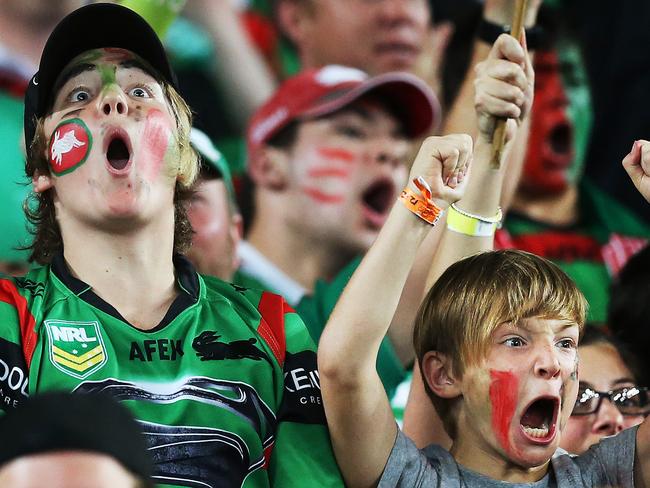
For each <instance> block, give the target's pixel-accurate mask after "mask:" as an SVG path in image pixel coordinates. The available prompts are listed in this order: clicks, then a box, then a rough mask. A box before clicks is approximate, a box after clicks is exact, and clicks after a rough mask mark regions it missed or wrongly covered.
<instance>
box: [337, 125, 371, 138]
mask: <svg viewBox="0 0 650 488" xmlns="http://www.w3.org/2000/svg"><path fill="white" fill-rule="evenodd" d="M336 132H337V133H338V134H340V135H342V136H346V137H351V138H353V139H363V138H365V136H366V133H365V132H364V131H363V130H362V129H361V128H360V127H356V126H354V125H351V124H339V125H337V126H336Z"/></svg>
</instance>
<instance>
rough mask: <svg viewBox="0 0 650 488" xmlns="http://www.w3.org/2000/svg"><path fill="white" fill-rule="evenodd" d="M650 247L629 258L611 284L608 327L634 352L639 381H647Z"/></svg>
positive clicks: (649, 377)
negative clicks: (637, 365)
mask: <svg viewBox="0 0 650 488" xmlns="http://www.w3.org/2000/svg"><path fill="white" fill-rule="evenodd" d="M649 322H650V246H646V247H645V248H644V249H643V250H641V251H640V252H638V253H637V254H635V255H634V256H632V257H631V258H630V260H629V261H628V262H627V264H626V265H625V266H624V267H623V269H622V270H621V272H620V273H619V275H618V277H617V278H616V279H615V280H614V281H613V282H612V285H611V287H610V299H609V307H608V312H607V326H608V327H609V330H611V331H612V334H613V335H614V336H615V337H616V338H617V339H618V340H620V342H622V343H623V344H625V345H626V347H627V348H628V349H629V350H630V351H632V352H633V353H635V354H636V356H637V358H638V361H639V366H640V367H639V378H637V379H638V381H640V382H642V383H643V384H644V385H645V384H648V383H649V381H650V358H649V357H648V347H649V346H650V328H649V327H648V323H649Z"/></svg>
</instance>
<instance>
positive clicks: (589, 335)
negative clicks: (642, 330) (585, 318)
mask: <svg viewBox="0 0 650 488" xmlns="http://www.w3.org/2000/svg"><path fill="white" fill-rule="evenodd" d="M596 344H609V345H610V346H612V347H613V348H614V349H616V352H617V353H618V355H619V356H620V357H621V360H622V361H623V363H624V364H625V366H626V367H627V369H629V370H630V372H631V373H632V376H633V377H634V380H635V381H637V382H640V381H641V379H640V376H641V375H640V364H639V358H638V355H637V354H635V353H633V352H632V351H631V350H630V348H629V347H628V346H627V345H626V344H625V343H623V342H622V341H621V340H619V339H618V338H617V337H615V336H613V335H612V334H610V333H608V331H607V330H606V329H605V328H603V327H599V326H597V325H594V324H587V326H586V327H585V333H584V335H583V336H582V338H581V339H580V344H579V346H580V347H584V346H592V345H596ZM643 385H645V383H643Z"/></svg>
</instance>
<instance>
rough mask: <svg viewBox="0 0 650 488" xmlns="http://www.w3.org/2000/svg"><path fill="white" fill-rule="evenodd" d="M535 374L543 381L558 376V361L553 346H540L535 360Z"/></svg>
mask: <svg viewBox="0 0 650 488" xmlns="http://www.w3.org/2000/svg"><path fill="white" fill-rule="evenodd" d="M535 374H536V375H537V376H539V377H542V378H545V379H552V378H557V377H558V376H559V375H560V361H559V360H558V357H557V352H556V351H555V348H554V346H553V345H550V344H549V345H545V346H541V347H540V348H539V350H538V352H537V357H536V359H535Z"/></svg>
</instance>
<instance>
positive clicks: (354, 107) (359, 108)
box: [338, 102, 408, 139]
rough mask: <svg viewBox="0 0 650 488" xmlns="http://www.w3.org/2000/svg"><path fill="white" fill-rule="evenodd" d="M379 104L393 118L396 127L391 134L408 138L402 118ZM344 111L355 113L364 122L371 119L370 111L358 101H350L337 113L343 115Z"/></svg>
mask: <svg viewBox="0 0 650 488" xmlns="http://www.w3.org/2000/svg"><path fill="white" fill-rule="evenodd" d="M379 105H380V106H381V107H382V108H383V110H385V111H386V112H387V113H388V114H390V116H391V117H392V118H393V119H395V122H396V127H395V130H393V131H392V132H391V135H392V136H393V137H397V138H404V139H408V136H407V135H406V128H405V127H404V124H403V123H402V120H401V119H400V118H399V117H398V116H397V114H395V113H394V112H393V111H391V110H390V109H389V108H388V107H386V106H385V105H383V104H382V103H381V102H380V103H379ZM346 112H348V113H353V114H356V115H358V116H359V117H361V118H362V119H363V120H364V121H366V122H371V121H372V120H373V115H372V112H371V111H370V110H368V109H367V108H365V107H364V106H363V105H361V104H358V103H352V104H351V105H349V106H347V107H344V108H342V109H340V111H339V112H338V113H340V114H342V115H343V114H345V113H346Z"/></svg>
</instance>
